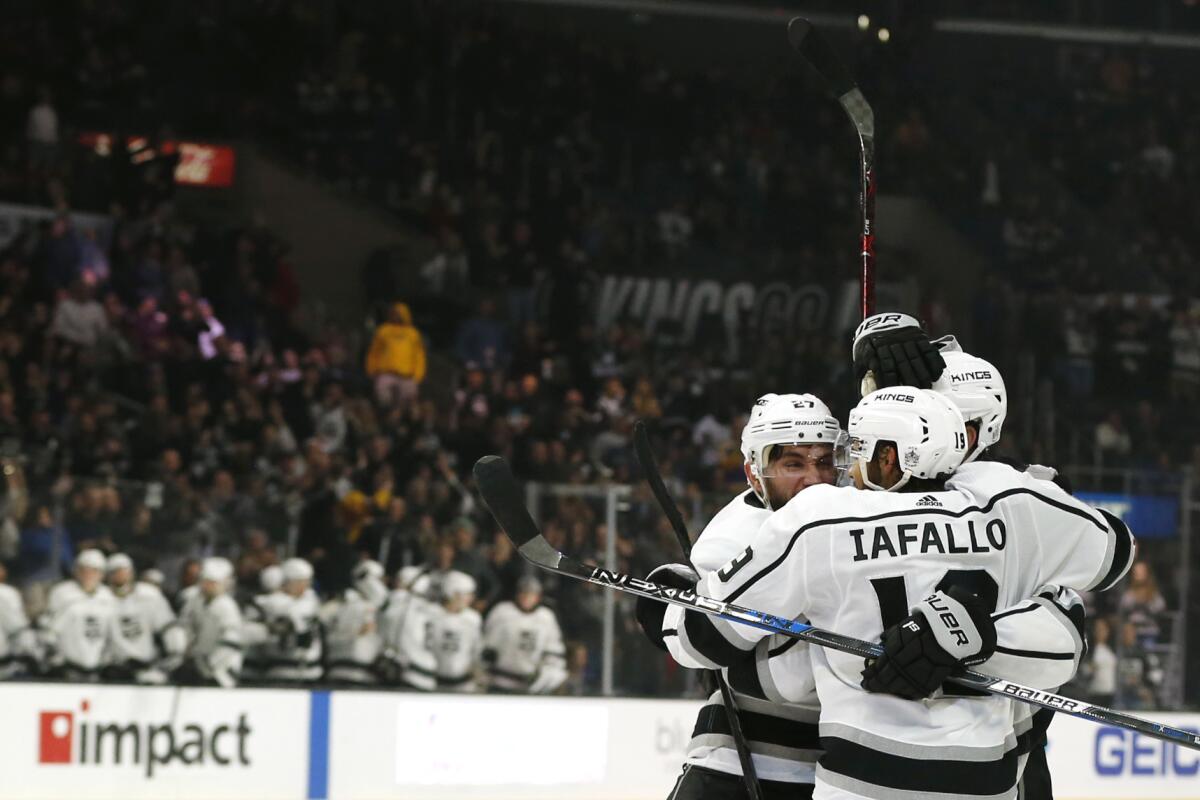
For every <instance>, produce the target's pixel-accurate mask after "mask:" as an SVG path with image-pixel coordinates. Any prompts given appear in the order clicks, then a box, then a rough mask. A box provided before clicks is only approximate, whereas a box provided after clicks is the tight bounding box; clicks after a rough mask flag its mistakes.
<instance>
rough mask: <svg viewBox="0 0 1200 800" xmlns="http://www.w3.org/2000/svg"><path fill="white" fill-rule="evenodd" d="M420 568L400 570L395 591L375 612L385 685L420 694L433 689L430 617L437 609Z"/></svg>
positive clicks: (426, 575) (433, 669) (433, 666)
mask: <svg viewBox="0 0 1200 800" xmlns="http://www.w3.org/2000/svg"><path fill="white" fill-rule="evenodd" d="M432 591H433V586H432V583H431V581H430V579H429V575H428V574H427V573H426V572H425V570H424V569H423V568H422V567H416V566H410V567H403V568H402V569H401V570H400V572H399V573H398V574H397V576H396V588H395V589H393V590H392V593H391V594H390V595H388V599H387V603H386V604H385V605H384V607H383V608H382V609H381V610H380V612H379V628H380V634H381V636H382V638H383V659H382V662H381V663H382V668H383V670H384V671H385V673H386V675H387V678H388V682H389V683H392V684H396V685H399V686H404V687H407V688H409V689H416V690H417V691H421V692H432V691H433V690H434V689H436V688H437V658H436V656H434V653H433V647H432V644H433V616H434V614H435V613H436V609H437V607H436V606H435V605H434V603H433V602H432V601H431V600H430V599H429V595H430V593H431V592H432Z"/></svg>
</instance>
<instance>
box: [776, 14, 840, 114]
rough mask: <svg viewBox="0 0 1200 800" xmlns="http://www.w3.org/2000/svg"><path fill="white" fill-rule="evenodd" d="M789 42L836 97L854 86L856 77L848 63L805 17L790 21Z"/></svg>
mask: <svg viewBox="0 0 1200 800" xmlns="http://www.w3.org/2000/svg"><path fill="white" fill-rule="evenodd" d="M788 43H789V44H791V45H792V48H793V49H795V51H796V52H797V53H799V54H800V56H801V57H802V58H803V59H804V60H805V61H807V62H808V63H809V64H810V65H811V66H812V68H813V69H814V70H816V72H817V74H818V75H820V76H821V80H823V81H824V82H825V87H826V88H827V89H828V90H829V93H830V94H832V95H833V96H834V97H841V96H842V95H844V94H845V93H846V92H848V91H850V90H851V89H853V88H854V79H853V78H852V77H850V71H849V70H847V69H846V65H845V64H843V63H842V60H841V59H840V58H838V55H837V53H835V52H834V50H833V48H832V47H830V46H829V42H828V41H827V40H826V39H825V37H824V36H822V35H821V32H820V31H818V30H817V29H816V28H815V27H814V26H813V24H812V23H811V22H809V21H808V20H806V19H805V18H804V17H795V18H794V19H792V21H791V22H789V23H788Z"/></svg>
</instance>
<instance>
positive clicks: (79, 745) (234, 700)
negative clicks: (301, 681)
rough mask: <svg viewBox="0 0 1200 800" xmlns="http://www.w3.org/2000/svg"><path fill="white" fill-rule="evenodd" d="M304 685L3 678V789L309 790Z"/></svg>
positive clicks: (41, 792) (135, 792)
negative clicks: (225, 686) (232, 687)
mask: <svg viewBox="0 0 1200 800" xmlns="http://www.w3.org/2000/svg"><path fill="white" fill-rule="evenodd" d="M309 698H310V693H309V692H305V691H299V692H296V691H285V690H264V689H238V690H236V691H225V690H222V689H216V688H213V689H209V688H174V687H137V686H95V685H85V684H65V683H64V684H20V685H17V684H11V685H4V684H0V708H3V709H4V720H5V722H6V724H4V725H0V752H3V753H5V754H6V755H5V759H4V770H3V778H2V779H0V786H2V787H3V789H2V790H0V795H2V796H3V797H14V798H16V797H19V798H21V800H43V799H44V800H62V798H66V797H69V798H72V800H101V798H103V799H104V800H108V798H113V797H120V798H121V799H122V800H162V798H164V797H171V798H172V799H173V800H193V798H194V800H224V799H225V798H239V799H240V798H247V797H254V798H256V800H267V799H268V798H280V799H281V800H282V798H303V797H306V796H307V792H306V791H305V789H306V787H307V781H308V750H309V735H308V734H309V727H310V726H309V717H310V708H309V705H310V703H309Z"/></svg>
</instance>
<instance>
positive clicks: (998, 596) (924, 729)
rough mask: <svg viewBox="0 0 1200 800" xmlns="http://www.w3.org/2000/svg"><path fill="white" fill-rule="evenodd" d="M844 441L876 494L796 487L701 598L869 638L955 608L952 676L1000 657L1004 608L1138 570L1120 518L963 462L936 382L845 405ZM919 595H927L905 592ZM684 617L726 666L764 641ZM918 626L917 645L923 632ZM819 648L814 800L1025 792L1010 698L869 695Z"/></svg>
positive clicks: (944, 639)
mask: <svg viewBox="0 0 1200 800" xmlns="http://www.w3.org/2000/svg"><path fill="white" fill-rule="evenodd" d="M850 435H851V454H852V457H853V458H854V460H855V465H854V470H853V471H854V474H855V480H856V482H857V483H858V485H860V486H862V487H868V488H871V489H874V490H876V491H871V492H859V491H856V490H855V489H852V488H834V487H827V486H817V487H811V488H810V489H809V490H808V491H805V492H802V493H800V494H798V495H797V496H796V497H795V498H793V499H792V500H791V501H790V502H789V503H788V504H787V505H786V506H785V507H784V508H783V509H781V510H780V511H778V512H776V513H775V514H773V515H772V516H771V517H770V518H769V519H768V521H767V522H766V523H765V524H764V525H763V527H762V528H761V529H760V530H759V531H758V532H757V533H756V534H755V536H754V537H753V540H752V541H751V543H750V545H748V546H747V547H746V549H745V550H744V551H743V552H742V553H741V554H739V555H738V556H737V557H735V558H734V559H732V560H731V561H730V562H729V563H728V564H727V565H726V566H725V567H724V568H722V569H721V570H719V571H718V572H717V573H714V574H712V575H710V576H709V577H708V578H707V579H705V580H703V581H701V582H700V584H699V586H698V588H699V590H700V591H701V593H703V594H705V595H708V596H712V597H715V598H717V599H720V600H726V601H732V602H737V603H739V604H743V605H748V606H751V607H755V608H760V609H762V610H765V611H768V612H771V613H774V614H776V615H779V616H781V617H785V618H795V617H797V616H799V615H805V616H807V617H808V618H809V619H810V620H811V621H812V623H813V624H814V625H817V626H819V627H822V628H828V629H831V630H835V631H838V632H841V633H845V634H848V635H851V636H855V637H858V638H863V639H876V638H879V636H880V634H881V633H882V631H884V630H885V629H888V628H890V627H891V626H892V624H893V623H894V622H896V621H900V620H902V619H904V618H905V617H906V616H908V615H909V613H910V609H911V608H913V607H914V606H915V607H916V608H917V609H918V610H920V609H921V607H922V606H923V605H926V604H928V606H929V608H934V607H938V608H946V607H948V608H950V609H952V610H953V612H954V613H953V614H951V615H949V616H947V615H945V614H934V613H928V609H926V612H927V613H926V614H925V618H926V619H927V620H928V625H929V626H930V628H931V629H932V631H933V633H934V634H935V638H936V640H937V642H938V643H939V644H940V645H941V647H942V648H943V650H944V653H945V654H946V655H947V656H949V659H948V661H947V663H945V664H943V665H942V666H941V668H942V669H944V670H946V672H945V674H949V671H951V670H953V669H954V668H957V667H958V666H960V665H976V664H980V663H981V662H984V661H986V660H988V659H989V658H991V657H992V655H993V653H994V649H995V626H994V625H993V624H991V620H990V616H989V612H991V611H993V610H994V609H995V608H997V607H1010V606H1014V605H1016V604H1017V603H1019V602H1021V601H1022V600H1023V599H1024V598H1026V597H1032V596H1034V595H1035V594H1036V592H1037V590H1038V589H1039V588H1041V587H1044V586H1047V585H1062V586H1071V587H1078V588H1081V589H1093V588H1104V587H1107V586H1109V585H1111V584H1112V583H1114V582H1115V581H1117V580H1118V579H1119V578H1120V577H1121V576H1122V575H1123V574H1124V572H1125V571H1126V570H1127V569H1128V567H1129V564H1130V562H1131V559H1132V552H1133V540H1132V536H1131V535H1130V533H1129V531H1128V529H1127V528H1126V527H1125V526H1124V524H1123V523H1121V522H1120V521H1119V520H1116V519H1115V518H1113V517H1112V516H1110V515H1107V514H1106V513H1104V512H1102V511H1100V512H1098V511H1095V510H1093V509H1091V508H1088V507H1087V506H1085V505H1083V504H1082V503H1079V502H1078V501H1076V500H1074V499H1073V498H1071V497H1070V496H1069V495H1067V494H1066V493H1065V492H1063V491H1061V490H1060V489H1058V488H1057V487H1055V486H1053V485H1052V484H1048V483H1046V482H1045V481H1039V480H1037V479H1035V478H1033V477H1031V476H1029V475H1026V474H1024V473H1020V472H1017V471H1015V470H1013V469H1012V468H1010V467H1007V466H1004V465H1000V464H990V463H975V464H969V465H966V466H963V467H961V468H959V467H958V465H959V464H960V463H961V461H962V459H963V457H964V456H965V454H966V448H967V438H966V430H965V426H964V424H963V421H962V415H961V414H960V413H959V412H958V410H957V408H955V407H954V406H953V405H952V404H950V403H949V402H948V401H947V400H946V399H945V398H943V397H942V396H941V395H939V394H937V393H935V392H929V391H923V390H916V389H912V388H908V387H897V388H894V389H885V390H882V391H879V392H875V393H873V394H871V395H868V396H867V397H866V398H864V399H863V401H862V402H861V403H860V404H859V406H858V407H857V408H856V409H855V410H854V412H852V414H851V419H850ZM956 468H957V473H955V471H956ZM951 474H954V477H953V478H952V479H951V480H949V481H947V477H948V476H950V475H951ZM1051 530H1053V531H1055V532H1056V535H1055V536H1053V537H1051V536H1048V535H1045V534H1044V533H1043V534H1039V533H1038V531H1051ZM917 597H926V598H929V599H928V600H926V601H923V602H922V603H915V604H914V603H911V602H910V598H917ZM864 598H871V600H873V601H874V602H867V601H864ZM950 620H953V625H951V624H950V623H949V621H950ZM686 624H687V630H688V634H689V640H690V642H691V644H692V646H693V647H694V648H695V649H697V650H698V651H699V652H701V653H703V654H704V656H705V657H706V658H707V659H708V660H709V661H711V662H713V663H717V664H731V663H737V662H738V661H739V660H741V653H742V652H743V651H748V650H750V649H752V648H754V647H755V645H756V644H757V642H758V641H759V640H761V639H762V638H763V637H764V636H765V633H764V632H761V631H758V630H757V629H753V628H748V627H743V626H737V625H734V624H732V623H727V622H725V621H723V620H719V619H711V618H708V617H705V616H703V615H700V614H697V613H695V612H688V614H687V621H686ZM917 627H918V629H919V628H920V626H917ZM910 633H912V632H911V631H910ZM921 633H923V632H920V631H919V632H918V635H916V638H914V640H913V641H919V642H920V644H919V645H916V646H921V645H923V644H925V643H926V642H927V641H928V640H927V639H926V638H925V637H924V636H923V635H920V634H921ZM811 655H812V658H811V660H812V664H813V670H814V676H815V678H816V686H817V692H818V695H819V697H820V700H821V707H822V712H821V721H820V732H821V743H822V746H823V747H824V750H825V752H824V755H823V756H822V757H821V759H820V762H819V765H818V768H817V789H816V793H815V795H814V796H815V797H817V798H818V799H819V800H823V798H835V797H839V798H840V797H888V798H892V797H899V796H903V797H918V796H929V795H933V794H941V795H951V796H960V797H978V796H988V797H990V796H994V797H1014V796H1015V794H1016V781H1017V756H1018V743H1017V741H1016V737H1015V735H1014V733H1013V725H1012V720H1013V710H1012V708H1011V701H1008V700H1006V699H1003V698H996V697H970V698H954V697H950V696H945V695H940V694H938V695H935V696H934V697H933V698H932V699H928V700H921V701H918V702H914V701H911V700H904V699H900V698H897V697H891V696H888V695H881V694H871V693H868V692H866V691H864V690H863V688H862V687H861V685H860V683H861V681H862V680H863V675H862V673H863V662H862V660H861V659H860V658H855V657H852V656H848V655H845V654H841V653H836V652H831V651H827V650H823V649H820V648H814V649H812V651H811ZM942 677H945V675H943V676H942Z"/></svg>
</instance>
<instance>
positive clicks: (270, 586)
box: [258, 564, 283, 594]
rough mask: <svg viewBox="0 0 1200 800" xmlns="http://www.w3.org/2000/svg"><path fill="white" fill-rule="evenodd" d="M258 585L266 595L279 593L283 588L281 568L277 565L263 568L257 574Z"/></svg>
mask: <svg viewBox="0 0 1200 800" xmlns="http://www.w3.org/2000/svg"><path fill="white" fill-rule="evenodd" d="M258 585H259V586H261V587H262V590H263V591H264V592H266V593H267V594H270V593H271V592H277V591H279V588H280V587H281V586H283V567H281V566H279V565H278V564H270V565H268V566H265V567H263V568H262V569H261V570H260V571H259V573H258Z"/></svg>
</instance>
